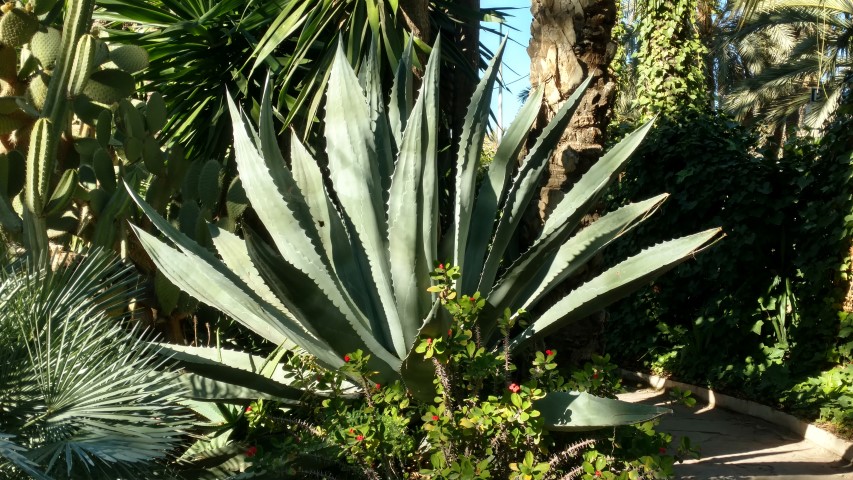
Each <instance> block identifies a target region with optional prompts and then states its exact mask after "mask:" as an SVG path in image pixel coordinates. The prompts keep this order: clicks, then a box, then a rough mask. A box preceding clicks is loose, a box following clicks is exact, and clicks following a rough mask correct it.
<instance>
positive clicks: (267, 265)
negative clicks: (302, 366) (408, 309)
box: [246, 228, 401, 379]
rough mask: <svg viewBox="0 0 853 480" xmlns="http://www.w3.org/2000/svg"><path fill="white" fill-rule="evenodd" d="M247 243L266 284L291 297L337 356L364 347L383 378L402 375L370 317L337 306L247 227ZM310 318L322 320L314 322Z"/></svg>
mask: <svg viewBox="0 0 853 480" xmlns="http://www.w3.org/2000/svg"><path fill="white" fill-rule="evenodd" d="M246 244H247V246H248V250H249V256H250V257H251V258H252V261H253V262H254V263H255V265H257V267H258V270H259V271H260V273H261V275H262V276H263V277H264V279H265V280H266V283H267V285H269V286H270V288H271V289H272V291H273V292H275V293H276V294H277V295H278V296H279V297H280V298H282V299H289V301H290V304H291V305H292V307H291V308H292V309H294V311H296V312H298V313H297V315H298V316H299V318H303V319H308V322H310V323H311V325H312V326H313V328H314V329H315V331H316V332H317V333H318V336H319V337H320V338H323V339H324V340H325V341H326V342H327V343H328V345H329V346H330V347H331V349H332V350H333V351H334V352H335V353H337V357H338V358H343V356H344V354H346V353H349V352H353V351H355V350H357V349H362V350H364V351H367V352H371V353H372V354H373V356H372V358H371V362H370V366H371V367H372V368H373V369H375V370H377V371H379V372H380V374H381V375H382V378H385V379H390V378H396V377H398V376H399V374H398V372H399V371H400V362H401V360H400V359H399V358H397V357H396V356H395V355H394V354H393V353H391V352H389V351H388V350H387V349H386V348H385V347H384V346H383V345H382V344H380V343H379V341H378V340H377V337H376V336H374V335H373V333H372V332H371V331H370V328H371V325H370V323H369V322H368V320H367V319H364V318H363V317H361V318H356V317H350V316H348V314H347V313H346V312H343V311H341V310H339V309H337V308H335V305H333V304H330V302H329V301H328V299H327V298H326V296H325V295H324V294H323V292H322V291H321V290H319V289H317V288H316V286H315V285H314V284H313V283H312V282H311V280H310V279H308V278H307V277H305V274H304V273H302V272H301V271H299V270H298V269H296V268H294V267H293V266H291V265H289V264H288V263H287V262H285V261H284V260H283V259H282V257H281V256H279V255H278V254H277V253H276V252H275V251H274V250H273V249H272V248H271V247H270V246H268V245H267V244H266V243H264V242H263V241H261V240H259V239H258V236H257V235H255V234H254V233H253V232H252V231H251V230H250V229H248V228H247V229H246ZM310 319H322V321H313V322H312V321H310ZM312 353H313V352H312Z"/></svg>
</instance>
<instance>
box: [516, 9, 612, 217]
mask: <svg viewBox="0 0 853 480" xmlns="http://www.w3.org/2000/svg"><path fill="white" fill-rule="evenodd" d="M531 11H532V13H533V24H532V25H531V27H530V30H531V34H532V38H531V39H530V46H529V47H528V49H527V51H528V53H529V54H530V84H531V86H532V87H534V88H535V87H537V86H539V85H543V86H544V87H545V99H544V103H543V105H542V109H541V110H540V114H539V119H538V120H537V124H536V126H534V129H536V128H540V129H541V128H542V127H543V126H544V125H546V124H547V122H548V121H550V120H551V119H552V118H553V117H554V114H555V113H556V112H557V110H558V109H559V107H560V106H561V105H562V103H563V102H564V101H565V100H566V99H567V98H568V97H569V95H571V94H572V92H574V90H575V89H576V88H577V87H578V85H580V83H581V82H582V81H583V80H584V79H586V78H587V77H589V76H592V77H593V80H592V83H591V84H590V87H589V89H588V90H587V92H586V94H585V95H584V97H583V98H582V99H581V104H580V107H579V108H578V110H577V112H576V113H575V115H574V118H573V119H572V121H571V123H570V124H569V128H568V129H567V130H566V133H565V134H564V135H563V138H562V139H561V140H560V143H559V145H558V147H557V148H556V150H555V151H554V154H553V156H552V157H551V160H550V164H549V166H548V176H547V178H546V183H545V186H544V187H543V188H542V191H541V194H540V198H539V205H538V206H539V214H540V216H541V218H543V219H544V218H545V217H546V216H547V215H548V213H549V212H550V210H551V209H552V208H553V206H554V205H556V203H557V202H558V201H559V199H560V198H561V197H562V192H563V191H565V190H566V189H567V188H568V187H569V186H571V185H572V184H573V183H574V182H575V181H577V179H578V178H580V176H581V175H582V174H583V173H584V172H586V171H587V170H588V169H589V167H590V166H591V165H592V164H593V163H595V161H596V160H598V158H599V157H600V156H601V154H602V150H603V148H604V141H605V134H606V132H607V124H608V123H609V121H610V113H611V110H612V104H613V100H614V97H615V94H616V83H615V82H614V81H613V79H612V78H611V77H610V75H609V73H608V67H609V65H610V62H611V60H613V56H614V54H615V52H616V43H615V42H614V41H613V39H612V37H611V33H612V31H613V26H614V25H615V23H616V0H533V1H532V3H531Z"/></svg>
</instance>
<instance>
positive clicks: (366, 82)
mask: <svg viewBox="0 0 853 480" xmlns="http://www.w3.org/2000/svg"><path fill="white" fill-rule="evenodd" d="M378 48H379V45H378V43H377V41H376V39H374V41H373V43H372V44H371V46H370V48H369V49H368V52H369V53H368V55H367V61H366V62H365V63H364V64H362V66H361V69H360V70H359V72H358V73H359V75H358V80H359V83H360V84H361V87H362V88H363V89H364V94H365V96H366V97H367V102H368V105H369V107H370V123H371V130H372V131H373V141H374V142H375V144H376V156H377V158H378V159H379V163H378V171H379V177H380V180H381V185H382V201H383V203H388V188H389V187H390V186H391V174H392V173H393V171H394V156H395V152H394V148H393V147H392V143H391V133H390V132H391V127H390V126H389V125H388V116H387V115H385V97H384V95H383V91H382V79H381V78H380V75H379V60H378V59H377V58H376V52H377V49H378ZM395 145H399V144H395Z"/></svg>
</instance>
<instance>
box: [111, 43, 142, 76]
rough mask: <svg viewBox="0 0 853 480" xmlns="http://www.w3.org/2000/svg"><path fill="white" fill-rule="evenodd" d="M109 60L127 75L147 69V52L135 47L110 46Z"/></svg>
mask: <svg viewBox="0 0 853 480" xmlns="http://www.w3.org/2000/svg"><path fill="white" fill-rule="evenodd" d="M109 50H110V60H111V61H112V63H113V64H114V65H115V66H116V67H118V68H120V69H121V70H124V71H125V72H127V73H136V72H138V71H140V70H144V69H145V68H147V67H148V52H146V51H145V49H144V48H142V47H140V46H137V45H110V47H109Z"/></svg>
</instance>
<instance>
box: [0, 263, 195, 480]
mask: <svg viewBox="0 0 853 480" xmlns="http://www.w3.org/2000/svg"><path fill="white" fill-rule="evenodd" d="M74 261H75V262H76V265H72V266H68V267H60V268H59V269H58V270H56V271H53V270H51V269H50V268H48V267H44V266H35V267H33V266H32V265H33V263H32V261H28V263H27V264H23V263H21V262H17V263H15V264H12V265H11V266H9V265H8V264H6V266H4V269H3V270H2V271H0V411H2V415H0V476H4V475H8V476H4V478H12V477H14V476H15V475H21V474H23V473H26V474H29V475H32V476H35V477H36V478H44V477H39V475H47V476H50V477H52V478H72V477H73V478H119V477H128V476H132V477H135V478H139V475H141V474H142V473H141V472H146V471H150V469H151V468H153V467H155V466H157V464H158V461H160V460H166V459H168V455H169V454H170V452H171V451H173V450H174V449H175V448H176V447H177V446H178V445H180V444H181V443H182V441H183V438H184V437H183V435H184V429H185V428H186V427H187V425H188V418H187V416H186V412H185V411H183V410H182V408H181V407H180V406H179V404H178V399H179V396H180V394H181V391H180V390H179V389H178V388H176V386H175V384H174V383H173V380H174V375H172V374H164V373H162V372H161V371H159V370H158V367H162V366H163V364H164V361H163V360H162V359H158V357H156V356H154V355H153V354H152V353H151V347H150V344H148V343H147V342H145V341H143V340H141V339H140V336H139V335H138V334H139V332H138V331H135V330H134V329H128V328H126V326H125V322H123V321H122V320H123V316H124V314H123V313H122V312H124V311H126V308H127V303H128V302H129V301H131V299H132V298H134V297H135V296H137V295H139V294H140V290H139V285H140V279H139V277H138V276H137V275H136V274H135V273H134V272H133V270H132V268H131V267H128V266H127V265H123V264H121V263H119V262H117V261H116V260H114V258H113V256H111V255H108V254H104V253H98V252H95V253H92V254H90V255H87V256H86V258H84V259H82V260H80V259H76V260H74ZM158 468H159V467H158ZM15 478H17V477H15Z"/></svg>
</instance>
